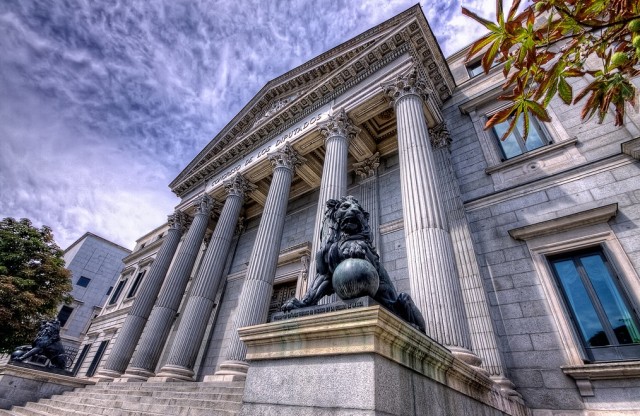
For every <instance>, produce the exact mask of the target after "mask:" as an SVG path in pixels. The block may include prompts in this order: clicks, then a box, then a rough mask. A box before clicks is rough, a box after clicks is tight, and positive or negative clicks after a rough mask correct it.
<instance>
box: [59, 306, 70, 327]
mask: <svg viewBox="0 0 640 416" xmlns="http://www.w3.org/2000/svg"><path fill="white" fill-rule="evenodd" d="M72 312H73V308H72V307H70V306H66V305H65V306H63V307H62V308H61V309H60V312H58V318H57V319H58V321H60V327H61V328H62V327H64V324H66V323H67V321H68V320H69V317H70V316H71V313H72Z"/></svg>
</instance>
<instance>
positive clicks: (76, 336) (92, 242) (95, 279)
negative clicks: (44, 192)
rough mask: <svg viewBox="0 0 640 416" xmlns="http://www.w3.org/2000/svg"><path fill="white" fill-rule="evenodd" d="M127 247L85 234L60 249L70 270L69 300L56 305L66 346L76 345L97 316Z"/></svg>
mask: <svg viewBox="0 0 640 416" xmlns="http://www.w3.org/2000/svg"><path fill="white" fill-rule="evenodd" d="M130 253H131V250H129V249H127V248H124V247H122V246H119V245H118V244H115V243H113V242H111V241H109V240H107V239H104V238H102V237H100V236H97V235H95V234H92V233H90V232H87V233H85V234H84V235H83V236H82V237H80V238H79V239H78V240H76V241H75V242H74V243H73V244H71V245H70V246H69V248H67V249H66V250H65V251H64V260H65V263H66V267H67V268H68V269H69V270H71V274H72V278H71V279H72V282H71V283H72V284H73V290H72V291H71V296H73V302H72V303H71V304H70V305H60V308H59V310H58V320H59V321H60V325H61V327H62V329H61V331H60V336H61V338H62V342H63V343H64V344H65V346H66V347H67V348H72V349H75V348H78V347H79V346H80V343H81V342H82V339H83V337H84V334H85V333H86V331H87V329H88V328H89V323H90V321H91V319H93V318H94V317H96V316H98V315H99V314H100V311H101V309H102V304H103V303H104V302H105V299H106V298H107V296H109V294H110V293H111V292H112V290H113V286H114V283H115V282H116V280H117V278H118V276H119V275H120V271H121V270H122V268H123V266H124V263H122V259H123V258H124V257H125V256H127V255H128V254H130Z"/></svg>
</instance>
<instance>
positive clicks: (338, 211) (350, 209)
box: [324, 196, 371, 240]
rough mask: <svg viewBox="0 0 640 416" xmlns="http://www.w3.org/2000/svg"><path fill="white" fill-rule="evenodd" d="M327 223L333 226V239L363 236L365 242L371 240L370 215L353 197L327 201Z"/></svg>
mask: <svg viewBox="0 0 640 416" xmlns="http://www.w3.org/2000/svg"><path fill="white" fill-rule="evenodd" d="M324 220H325V222H326V223H329V224H331V226H330V228H331V231H332V234H333V235H332V237H334V238H331V239H336V238H339V237H340V236H341V235H345V234H346V235H348V236H355V235H359V236H362V239H363V240H371V230H370V228H369V213H368V212H366V211H365V210H364V209H362V206H360V203H359V202H358V200H357V199H355V198H354V197H353V196H345V197H342V198H340V200H337V199H330V200H328V201H327V211H326V212H325V219H324Z"/></svg>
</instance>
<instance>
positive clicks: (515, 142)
mask: <svg viewBox="0 0 640 416" xmlns="http://www.w3.org/2000/svg"><path fill="white" fill-rule="evenodd" d="M511 120H513V118H511V117H510V118H509V119H508V120H506V121H504V122H502V123H500V124H496V125H495V126H493V127H492V130H493V133H494V134H495V137H496V139H497V140H498V144H499V145H500V150H501V151H502V156H504V159H505V160H506V159H511V158H512V157H515V156H519V155H521V154H523V153H526V152H529V151H531V150H534V149H537V148H539V147H542V146H545V145H547V144H549V139H548V138H547V136H546V134H545V132H544V130H543V129H542V127H540V124H538V122H537V120H536V119H535V118H533V117H531V118H530V119H529V135H528V137H527V140H526V141H525V140H524V122H523V121H522V116H520V117H518V121H516V125H515V127H514V129H513V130H512V131H511V133H509V135H508V136H507V137H505V138H504V140H502V136H503V135H504V134H505V133H506V132H507V130H509V124H510V123H511Z"/></svg>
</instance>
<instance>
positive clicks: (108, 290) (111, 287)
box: [106, 286, 113, 296]
mask: <svg viewBox="0 0 640 416" xmlns="http://www.w3.org/2000/svg"><path fill="white" fill-rule="evenodd" d="M112 290H113V286H109V289H107V295H106V296H109V295H110V294H111V291H112Z"/></svg>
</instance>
